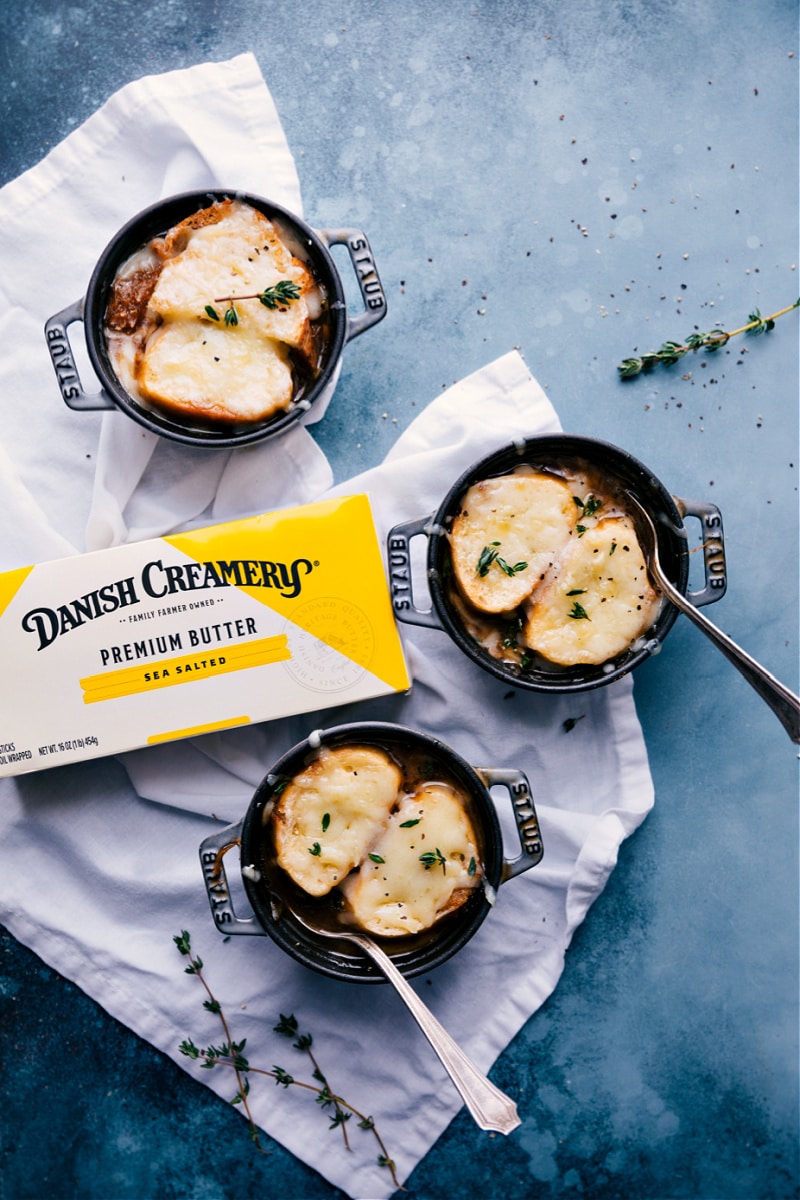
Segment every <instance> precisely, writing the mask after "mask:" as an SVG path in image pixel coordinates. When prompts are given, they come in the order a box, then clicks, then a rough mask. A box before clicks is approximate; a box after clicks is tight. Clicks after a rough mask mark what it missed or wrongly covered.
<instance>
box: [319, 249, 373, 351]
mask: <svg viewBox="0 0 800 1200" xmlns="http://www.w3.org/2000/svg"><path fill="white" fill-rule="evenodd" d="M316 233H317V234H318V235H319V237H321V238H322V240H323V241H324V242H325V244H326V246H346V247H347V253H348V254H349V255H350V262H351V264H352V267H353V271H354V272H355V277H356V280H357V282H358V286H359V289H360V291H361V298H362V299H363V301H364V311H363V312H361V313H359V314H358V316H355V317H348V318H347V332H346V333H345V338H344V340H345V342H351V341H352V340H353V338H355V337H358V335H359V334H360V333H363V332H364V330H365V329H370V328H371V327H372V326H373V325H377V324H378V322H379V321H382V320H383V318H384V317H385V316H386V296H385V295H384V292H383V287H382V285H381V281H380V279H379V277H378V272H377V270H376V268H375V260H374V259H373V257H372V248H371V246H370V244H369V241H368V240H367V235H366V234H365V233H363V232H362V231H361V230H360V229H317V230H316Z"/></svg>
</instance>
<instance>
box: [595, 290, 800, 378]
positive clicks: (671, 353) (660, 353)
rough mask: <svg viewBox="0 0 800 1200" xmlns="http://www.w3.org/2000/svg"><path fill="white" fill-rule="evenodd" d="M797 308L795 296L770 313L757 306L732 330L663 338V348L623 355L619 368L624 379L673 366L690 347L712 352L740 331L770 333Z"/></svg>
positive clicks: (797, 301) (798, 305)
mask: <svg viewBox="0 0 800 1200" xmlns="http://www.w3.org/2000/svg"><path fill="white" fill-rule="evenodd" d="M795 308H800V299H797V300H795V302H794V304H787V306H786V308H781V309H779V310H778V312H774V313H772V315H771V316H769V317H762V315H761V313H760V312H759V310H758V309H757V308H756V309H754V310H753V312H751V313H750V315H749V317H748V318H747V324H746V325H740V326H739V328H738V329H732V330H731V331H730V332H726V331H725V330H724V329H712V330H711V331H710V332H709V333H692V334H690V335H689V337H687V338H686V340H685V341H684V342H664V343H663V344H662V346H661V348H660V349H658V350H650V351H648V353H647V354H643V355H642V356H641V357H640V358H625V359H623V361H622V362H621V363H620V364H619V365H618V367H617V370H618V371H619V374H620V378H621V379H634V378H635V377H636V376H637V375H641V374H642V373H645V374H646V373H647V372H648V371H652V369H653V367H655V366H656V365H657V364H658V363H662V364H663V365H664V366H671V364H672V363H676V362H678V360H679V359H681V358H683V356H684V355H685V354H688V353H689V351H690V350H701V349H705V350H708V351H711V352H713V351H714V350H719V349H720V348H721V347H722V346H724V345H726V343H727V342H729V341H730V339H731V338H732V337H736V336H737V335H738V334H740V333H752V334H754V335H757V334H760V333H769V332H770V330H772V329H774V328H775V322H776V321H777V320H778V318H779V317H783V316H785V314H786V313H790V312H792V311H793V310H794V309H795Z"/></svg>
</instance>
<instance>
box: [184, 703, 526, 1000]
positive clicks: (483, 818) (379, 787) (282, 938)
mask: <svg viewBox="0 0 800 1200" xmlns="http://www.w3.org/2000/svg"><path fill="white" fill-rule="evenodd" d="M492 789H495V790H494V791H493V790H492ZM498 791H499V793H500V795H499V797H498V798H497V799H496V798H495V796H496V793H497V792H498ZM498 803H502V804H505V805H507V808H508V810H509V816H510V814H513V819H511V820H509V821H508V822H507V826H508V828H509V829H513V830H514V831H515V832H514V834H512V835H511V836H510V837H509V838H508V840H509V841H511V842H512V843H513V845H511V846H510V847H508V848H507V847H506V846H505V844H504V834H503V830H502V828H501V822H500V817H499V815H498V810H497V807H496V804H498ZM506 836H507V837H508V834H507V835H506ZM234 847H238V849H239V870H238V872H237V873H236V877H235V878H229V876H228V873H227V871H226V865H225V856H226V854H227V852H228V851H229V850H231V849H233V848H234ZM542 854H543V847H542V839H541V834H540V830H539V824H538V820H537V816H536V810H535V806H534V801H533V797H532V795H531V789H530V784H529V782H528V779H527V777H526V775H525V774H524V772H522V771H520V770H517V769H515V768H490V767H483V766H472V765H470V764H469V763H467V762H466V761H465V760H464V759H463V758H462V757H461V756H460V755H459V754H457V753H456V752H455V751H454V750H453V749H451V748H450V747H448V746H447V745H445V744H444V743H443V742H441V741H439V740H438V739H437V738H435V737H432V736H430V735H428V734H426V733H423V732H421V731H419V730H416V729H411V728H408V727H405V726H401V725H394V724H391V723H388V722H382V721H371V722H361V723H357V724H346V725H338V726H334V727H332V728H330V729H326V730H318V731H315V732H313V733H312V734H310V735H309V737H308V738H307V739H305V740H304V741H303V742H301V743H299V744H298V745H296V746H294V747H293V748H292V749H291V750H289V751H288V752H287V753H286V754H285V755H284V756H283V757H282V758H281V759H280V761H279V762H277V763H276V764H275V766H274V767H273V768H272V770H271V771H270V772H269V773H268V774H267V775H266V776H265V778H264V779H263V780H262V782H261V784H260V785H259V787H258V788H257V790H256V792H255V794H254V796H253V799H252V801H251V803H250V806H249V808H248V810H247V812H246V814H245V816H244V817H243V818H242V820H241V821H239V822H237V823H235V824H234V825H231V826H228V827H227V828H225V829H221V830H219V831H218V832H216V833H214V834H212V835H210V836H209V837H208V838H206V839H205V840H204V841H203V843H202V845H201V847H200V860H201V863H202V867H203V872H204V877H205V882H206V888H207V891H208V897H209V902H210V905H211V911H212V914H213V917H214V921H215V923H216V925H217V928H218V929H219V930H220V932H222V933H224V934H226V935H229V934H237V933H266V934H268V935H269V937H271V938H272V940H273V941H274V942H275V943H277V945H278V946H280V947H281V949H282V950H284V951H286V953H287V954H289V955H291V956H292V957H293V958H294V959H296V960H297V961H298V962H301V963H303V964H304V965H305V966H307V967H310V968H312V969H313V970H315V971H317V972H319V973H320V974H323V975H327V976H329V977H332V978H335V979H340V980H345V981H349V982H354V983H380V982H383V981H384V976H383V975H382V974H381V973H380V972H379V971H378V970H377V968H376V967H375V966H374V964H373V962H372V960H371V959H370V958H368V956H367V955H365V954H364V952H363V951H362V950H360V949H359V947H358V946H357V945H354V944H353V943H351V942H347V941H344V940H342V941H338V940H336V939H335V938H333V939H331V938H329V937H326V936H321V935H317V934H316V933H315V932H313V929H309V928H308V924H310V925H311V926H312V927H320V926H321V927H322V928H325V929H328V930H331V931H333V933H334V934H335V933H336V932H337V930H341V931H342V933H343V934H344V933H347V932H351V933H361V934H365V935H366V936H368V937H370V938H372V939H373V940H374V941H376V942H378V943H379V945H381V946H382V948H383V949H384V950H385V951H386V952H387V953H388V954H389V956H390V957H391V959H392V960H393V962H394V964H395V966H397V967H398V968H399V969H400V970H401V971H402V972H403V974H404V975H406V976H414V975H419V974H421V973H423V972H426V971H429V970H431V969H432V968H434V967H436V966H438V965H439V964H441V963H443V962H445V961H446V960H447V959H449V958H450V957H452V955H454V954H455V953H456V952H457V951H459V950H460V949H461V948H462V947H463V946H464V945H466V943H467V942H468V941H469V940H470V938H471V937H472V936H473V934H474V933H475V932H476V930H477V929H478V928H479V926H480V925H481V924H482V923H483V921H484V920H485V918H486V917H487V916H488V915H489V914H490V913H491V910H492V907H493V905H494V904H495V902H496V900H497V891H498V888H499V887H500V886H501V885H502V884H504V883H506V882H507V881H508V880H511V879H513V878H514V877H515V876H517V875H519V874H521V873H522V872H523V871H527V870H529V869H530V868H531V867H534V866H535V865H536V864H537V863H538V862H539V861H540V860H541V858H542ZM239 875H240V876H241V879H239ZM242 885H243V888H244V892H245V893H246V895H245V896H244V897H243V896H242V895H241V890H242ZM237 887H238V890H239V893H240V894H239V896H238V897H236V896H235V892H236V888H237ZM243 904H244V905H245V912H246V915H242V912H241V909H242V905H243ZM248 905H249V910H248V908H247V906H248ZM298 916H299V918H300V919H299V920H298V919H297V918H298Z"/></svg>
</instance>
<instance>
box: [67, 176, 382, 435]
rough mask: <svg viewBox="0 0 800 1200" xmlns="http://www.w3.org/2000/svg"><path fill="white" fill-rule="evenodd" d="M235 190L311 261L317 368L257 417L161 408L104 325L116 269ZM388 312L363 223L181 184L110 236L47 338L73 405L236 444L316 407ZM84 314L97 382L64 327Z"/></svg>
mask: <svg viewBox="0 0 800 1200" xmlns="http://www.w3.org/2000/svg"><path fill="white" fill-rule="evenodd" d="M226 199H238V200H242V201H243V202H244V203H246V204H249V205H251V206H252V207H253V208H255V209H257V210H258V211H259V212H262V213H264V214H265V216H267V217H268V218H269V219H270V220H271V221H272V222H273V223H274V224H275V225H276V227H277V228H278V230H279V233H280V234H281V236H282V239H283V240H284V242H285V243H286V244H287V245H289V247H290V248H291V250H292V253H293V254H294V255H295V256H296V257H297V258H300V259H302V260H303V261H304V262H305V263H306V265H307V266H308V267H309V268H310V270H311V273H312V274H313V276H314V278H315V280H316V281H317V283H318V285H319V288H320V290H321V292H322V295H323V298H324V304H323V316H322V318H321V330H320V341H321V350H320V353H319V362H318V366H317V370H316V373H315V374H314V376H313V378H311V379H310V380H305V381H304V382H303V384H302V386H298V388H297V390H296V392H295V395H294V397H293V400H292V403H291V405H290V407H289V408H288V409H287V410H286V411H282V412H279V413H276V414H274V415H273V416H272V417H269V418H267V419H266V420H264V421H261V422H255V423H249V422H248V423H244V422H243V423H241V424H221V423H218V422H210V421H209V422H203V421H200V420H197V421H190V420H189V419H183V418H181V417H180V416H174V415H170V414H169V413H167V412H166V411H160V410H158V409H157V408H156V407H155V406H149V405H147V404H146V403H145V402H143V401H142V400H141V399H138V398H136V397H135V396H132V395H131V394H130V393H129V392H128V391H126V390H125V388H124V387H123V386H122V384H121V383H120V381H119V379H118V378H117V375H116V374H115V372H114V368H113V366H112V362H111V358H110V355H109V351H108V346H107V344H106V337H105V333H104V329H103V325H104V318H105V313H106V308H107V305H108V300H109V296H110V293H111V287H112V284H113V281H114V276H115V274H116V273H117V271H118V269H119V268H120V266H121V265H122V264H123V263H124V262H125V261H126V260H127V259H128V258H129V257H130V256H131V255H132V254H133V253H134V252H135V251H137V250H138V249H139V248H140V247H142V246H144V245H146V244H147V243H148V242H149V241H150V240H151V239H152V238H155V237H158V236H160V235H162V234H164V233H166V232H167V231H168V230H170V229H171V228H172V227H173V226H175V225H177V224H178V223H179V222H180V221H182V220H184V219H185V218H186V217H189V216H191V215H192V214H193V213H196V212H199V211H200V210H201V209H204V208H207V207H209V205H211V204H214V203H216V202H217V201H220V200H226ZM331 246H344V247H346V249H347V253H348V255H349V258H350V263H351V266H352V269H353V272H354V274H355V278H356V282H357V283H358V287H359V291H360V294H361V298H362V300H363V304H364V307H363V310H362V311H360V312H358V313H356V314H355V315H353V316H351V315H348V312H347V303H346V298H345V289H344V286H343V281H342V277H341V275H340V274H339V271H338V269H337V266H336V264H335V262H334V260H333V256H332V255H331V252H330V247H331ZM385 315H386V298H385V296H384V293H383V288H382V286H381V282H380V279H379V277H378V273H377V271H376V269H375V263H374V261H373V258H372V250H371V248H370V244H369V241H368V239H367V237H366V235H365V234H364V233H363V232H362V231H361V230H360V229H352V228H343V229H316V230H314V229H311V228H310V226H308V225H307V224H306V223H305V222H304V221H302V220H301V219H300V218H299V217H297V216H295V215H294V214H293V213H291V212H289V211H288V210H287V209H285V208H282V207H281V206H280V205H278V204H275V203H273V202H272V201H271V200H265V199H263V198H262V197H260V196H254V195H251V194H250V193H247V192H237V191H227V190H208V191H196V192H184V193H182V194H181V195H177V196H172V197H170V198H169V199H166V200H160V201H159V202H158V203H156V204H153V205H151V206H150V207H149V208H146V209H144V210H143V211H142V212H140V213H139V214H138V215H137V216H135V217H133V218H132V220H130V221H129V222H128V223H127V224H126V225H124V226H123V227H122V229H120V230H119V231H118V232H117V233H116V234H115V235H114V237H113V238H112V239H111V241H110V242H109V243H108V245H107V246H106V248H105V250H104V251H103V253H102V254H101V255H100V258H99V259H98V261H97V265H96V266H95V268H94V271H93V272H92V275H91V278H90V280H89V285H88V288H87V290H86V294H85V296H84V297H82V298H81V299H80V300H77V301H75V303H74V304H71V305H69V306H68V307H67V308H65V309H63V310H62V311H61V312H59V313H56V314H55V316H53V317H51V318H50V319H49V320H48V321H47V322H46V324H45V338H46V341H47V347H48V350H49V352H50V357H51V360H52V363H53V368H54V370H55V373H56V378H57V380H58V384H59V387H60V389H61V396H62V398H63V400H64V403H65V404H67V405H68V406H69V407H70V408H72V409H74V410H75V411H77V412H85V411H88V410H92V409H115V408H116V409H118V410H119V411H120V412H123V413H125V414H126V415H127V416H129V417H131V418H132V419H133V420H134V421H137V422H138V423H139V424H140V425H143V426H144V427H145V428H146V429H149V430H151V431H152V432H153V433H157V434H160V435H161V436H163V437H166V438H169V439H171V440H172V441H176V442H183V443H186V444H189V445H193V446H209V447H236V446H244V445H248V444H250V443H252V442H258V441H262V440H263V439H264V438H267V437H272V436H274V435H275V434H279V433H283V432H284V431H286V430H287V429H290V428H291V427H293V426H294V425H295V424H296V423H297V422H298V421H300V420H301V419H302V418H303V417H304V416H305V415H306V413H307V412H308V411H309V410H310V409H311V408H313V407H315V406H316V407H318V408H319V407H320V406H321V405H322V402H323V401H324V400H326V399H327V398H328V397H330V395H331V394H332V392H333V389H334V387H335V385H336V381H337V378H338V374H339V366H340V362H341V357H342V350H343V347H344V346H345V344H346V343H347V342H349V341H352V339H353V338H355V337H358V336H359V334H361V333H363V332H364V331H365V330H367V329H369V328H370V327H371V326H372V325H376V324H377V323H378V322H379V321H381V320H382V319H383V317H384V316H385ZM79 321H82V322H83V327H84V337H85V340H86V349H87V351H88V355H89V359H90V361H91V365H92V367H93V369H94V372H95V374H96V375H97V378H98V380H99V381H100V385H101V390H100V391H99V392H94V393H89V392H86V391H85V390H84V387H83V384H82V382H81V379H80V374H79V370H78V366H77V364H76V361H75V356H74V354H73V350H72V347H71V345H70V341H69V337H68V336H67V330H68V329H69V327H70V326H71V325H73V324H75V323H76V322H79Z"/></svg>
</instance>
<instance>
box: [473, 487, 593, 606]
mask: <svg viewBox="0 0 800 1200" xmlns="http://www.w3.org/2000/svg"><path fill="white" fill-rule="evenodd" d="M574 520H575V501H574V500H573V498H572V492H571V490H570V488H569V487H568V485H567V484H566V483H564V482H563V481H562V480H560V479H555V478H553V477H552V476H547V475H504V476H501V477H500V478H498V479H487V480H484V481H482V482H481V483H476V484H474V485H473V486H472V487H471V488H470V489H469V490H468V491H467V493H466V494H465V496H464V499H463V501H462V505H461V512H460V513H459V515H458V516H457V517H456V519H455V520H454V521H453V527H452V534H451V547H452V560H453V569H454V571H455V574H456V578H457V579H458V583H459V586H460V587H461V590H462V591H463V593H464V595H465V596H466V597H467V599H468V600H469V601H470V603H471V604H473V605H474V606H475V608H477V609H479V610H480V611H482V612H490V613H499V612H508V611H509V610H511V609H513V608H516V607H517V605H518V604H520V603H521V602H522V601H523V600H524V599H525V597H526V596H527V595H529V594H530V592H531V590H532V589H533V588H534V587H535V586H536V584H537V583H538V582H539V580H540V578H541V577H542V576H543V575H544V574H545V573H546V572H547V571H548V570H549V568H550V567H551V566H552V564H553V560H554V558H555V556H556V555H557V554H558V553H559V552H560V550H561V548H562V546H563V545H564V542H565V541H566V539H567V538H568V537H569V534H570V529H571V527H572V524H573V523H574ZM487 551H488V554H491V553H492V552H494V557H493V560H492V561H491V563H489V564H488V566H487V569H486V570H485V571H484V572H483V573H481V570H480V569H479V564H480V563H481V559H482V556H483V558H484V561H485V559H486V557H487ZM503 563H504V564H505V568H504V567H503V566H502V565H501V564H503Z"/></svg>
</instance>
